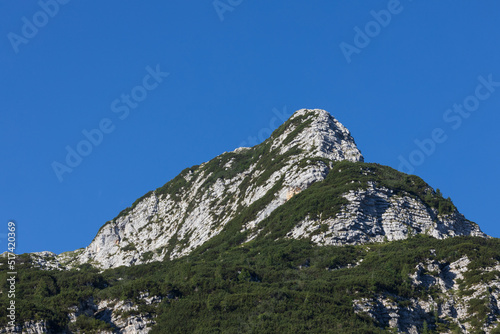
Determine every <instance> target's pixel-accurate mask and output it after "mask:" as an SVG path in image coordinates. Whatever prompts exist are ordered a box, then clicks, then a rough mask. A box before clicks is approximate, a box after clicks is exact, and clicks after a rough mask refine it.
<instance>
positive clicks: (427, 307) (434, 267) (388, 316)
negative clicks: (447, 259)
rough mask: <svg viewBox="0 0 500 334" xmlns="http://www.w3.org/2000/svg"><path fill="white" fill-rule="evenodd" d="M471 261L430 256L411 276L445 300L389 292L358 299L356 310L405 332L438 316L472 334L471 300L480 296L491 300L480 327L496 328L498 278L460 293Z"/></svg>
mask: <svg viewBox="0 0 500 334" xmlns="http://www.w3.org/2000/svg"><path fill="white" fill-rule="evenodd" d="M470 262H471V261H470V260H469V259H468V258H467V257H466V256H464V257H462V258H460V259H458V260H457V261H455V262H452V263H444V262H438V261H436V260H432V259H428V260H427V261H426V262H425V263H419V264H418V265H417V267H416V268H415V269H416V273H414V274H411V275H410V278H411V280H412V284H413V286H414V287H415V288H418V287H422V286H423V287H426V288H430V287H436V288H438V290H439V291H440V293H441V297H440V298H442V300H444V301H445V302H442V301H439V300H434V299H433V298H432V297H429V299H425V298H421V299H415V298H412V299H409V300H408V299H404V298H401V297H399V296H394V295H390V294H387V295H379V296H377V297H375V298H362V299H359V300H355V301H354V303H353V307H354V310H355V311H356V312H357V313H364V314H367V315H368V316H370V317H371V318H373V319H374V320H375V321H376V322H377V323H379V324H380V325H381V326H390V327H391V328H395V329H397V331H398V332H403V333H412V334H413V333H414V334H418V333H421V332H422V328H423V327H424V322H427V323H428V324H430V323H432V322H433V321H435V320H436V318H437V319H439V320H440V321H442V322H444V323H450V322H451V323H454V325H455V327H456V328H457V329H458V330H459V331H460V332H462V333H470V332H474V327H473V326H472V325H471V320H472V319H474V315H475V313H474V312H475V311H474V310H473V306H472V303H473V301H474V300H475V299H476V300H477V298H480V299H483V300H489V303H488V304H487V310H488V312H489V313H488V314H487V317H486V319H485V320H483V321H482V328H481V329H482V331H483V332H484V333H490V332H492V330H493V329H494V328H495V327H496V319H497V318H498V317H499V316H500V311H499V308H498V306H499V304H498V303H499V301H498V300H499V298H500V283H499V282H498V280H491V281H488V282H480V283H477V284H474V285H473V286H471V287H470V289H469V291H472V293H471V294H463V293H461V292H460V289H459V283H458V282H459V281H461V280H463V278H464V277H463V274H464V273H465V272H466V271H467V270H468V269H467V266H468V265H469V263H470ZM499 269H500V264H497V265H496V266H495V267H492V268H485V269H484V270H483V271H484V272H485V273H488V272H489V273H494V272H498V270H499ZM433 318H434V319H433ZM476 329H477V327H476Z"/></svg>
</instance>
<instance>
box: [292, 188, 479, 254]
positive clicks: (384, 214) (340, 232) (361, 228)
mask: <svg viewBox="0 0 500 334" xmlns="http://www.w3.org/2000/svg"><path fill="white" fill-rule="evenodd" d="M343 197H344V198H345V199H347V201H348V202H349V203H348V204H347V205H345V206H344V207H343V208H342V210H341V212H340V213H338V214H337V215H336V216H335V217H333V218H328V219H323V220H322V219H307V220H304V221H302V222H300V223H299V224H297V225H296V226H295V227H294V229H293V230H292V231H290V232H289V233H288V236H289V237H291V238H297V239H299V238H311V240H312V241H314V242H315V243H317V244H319V245H346V244H347V245H356V244H363V243H369V242H383V241H393V240H401V239H406V238H407V237H408V236H411V235H414V234H417V233H425V234H428V235H431V236H433V237H435V238H436V239H443V238H446V237H454V236H464V235H471V236H480V237H487V236H486V234H484V233H483V232H481V230H480V229H479V226H478V225H477V224H475V223H472V222H470V221H468V220H467V219H465V217H464V216H463V215H462V214H460V213H459V212H458V211H456V210H455V211H454V212H452V213H451V214H448V215H439V214H438V210H437V209H433V208H429V207H428V206H426V205H425V203H423V201H422V200H420V199H418V198H415V197H414V196H411V195H410V194H408V193H405V192H401V193H396V192H395V191H393V190H391V189H388V188H385V187H378V186H376V185H375V184H374V183H373V182H369V186H368V188H367V189H359V190H355V191H350V192H348V193H346V194H344V195H343ZM320 226H323V229H324V231H322V232H320V233H317V230H318V229H319V228H320ZM325 227H326V228H325Z"/></svg>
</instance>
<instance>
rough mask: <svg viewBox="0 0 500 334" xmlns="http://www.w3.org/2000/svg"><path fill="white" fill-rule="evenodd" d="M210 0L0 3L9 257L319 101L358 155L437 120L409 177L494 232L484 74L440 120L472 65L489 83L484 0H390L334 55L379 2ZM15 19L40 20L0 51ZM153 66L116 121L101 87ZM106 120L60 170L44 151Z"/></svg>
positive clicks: (494, 49)
mask: <svg viewBox="0 0 500 334" xmlns="http://www.w3.org/2000/svg"><path fill="white" fill-rule="evenodd" d="M42 1H47V0H42ZM61 1H62V0H61ZM66 1H67V0H66ZM48 2H49V3H50V1H48ZM221 3H225V4H227V5H228V6H230V8H231V9H232V10H231V11H230V10H227V11H225V12H224V13H222V16H219V15H218V13H217V11H216V10H215V8H214V4H213V2H212V1H196V2H191V1H180V0H179V1H147V2H138V1H118V0H114V1H105V2H98V1H76V0H73V1H67V3H66V4H60V5H59V9H58V11H57V13H55V15H53V17H50V16H49V15H46V16H45V17H44V14H40V13H39V12H40V11H41V10H42V8H41V6H40V4H39V3H37V2H36V1H2V2H0V22H2V23H1V31H0V37H1V38H0V78H1V79H0V80H1V81H0V82H1V86H0V88H1V89H0V143H1V151H0V168H1V169H0V172H1V173H0V226H1V225H2V224H3V226H4V228H0V229H3V230H4V231H1V230H0V233H6V232H7V230H6V229H7V222H8V221H9V220H11V219H13V220H15V221H16V222H17V225H18V236H17V241H18V248H17V251H18V252H19V253H22V252H32V251H42V250H50V251H53V252H56V253H60V252H63V251H68V250H73V249H76V248H80V247H85V246H87V245H88V244H89V243H90V241H91V240H92V239H93V237H94V236H95V234H96V233H97V231H98V229H99V227H100V226H101V225H102V224H104V223H105V222H106V221H107V220H110V219H112V218H114V217H115V216H116V215H117V214H118V213H119V212H120V211H121V210H122V209H124V208H126V207H127V206H129V205H130V204H131V203H133V202H134V200H135V199H136V198H138V197H140V196H141V195H143V194H144V193H146V192H148V191H149V190H152V189H155V188H157V187H159V186H161V185H163V184H164V183H165V182H167V181H168V180H170V179H171V178H173V177H174V176H175V175H177V174H178V173H179V172H180V171H181V170H182V169H184V168H185V167H188V166H191V165H195V164H200V163H202V162H204V161H207V160H209V159H211V158H212V157H214V156H216V155H218V154H220V153H222V152H224V151H231V150H233V149H234V148H236V147H238V146H239V145H240V144H242V143H244V142H251V141H252V140H253V139H249V137H257V138H258V137H259V134H260V136H261V138H262V136H263V134H265V133H267V132H268V131H269V130H268V129H269V128H271V127H275V126H277V125H279V124H280V123H281V120H280V121H279V122H274V121H273V118H274V117H276V113H275V112H276V110H279V111H280V113H283V110H284V109H285V110H286V111H287V112H288V114H290V113H291V112H293V111H295V110H297V109H300V108H322V109H326V110H328V111H329V112H330V113H331V114H333V115H334V116H335V117H336V118H337V119H339V120H340V121H341V122H342V123H343V124H344V125H345V126H346V127H347V128H348V129H349V130H350V131H351V133H352V134H353V136H354V138H355V139H356V142H357V144H358V147H359V148H360V149H361V151H362V153H363V155H364V157H365V161H368V162H377V163H380V164H384V165H389V166H392V167H394V168H398V166H399V164H400V162H399V157H400V156H402V157H404V158H405V159H409V157H410V155H411V154H412V152H414V150H416V149H418V147H417V146H416V144H415V142H414V141H415V140H416V139H417V140H424V139H426V138H431V133H432V131H433V130H434V129H436V128H441V129H442V130H443V131H444V133H445V135H446V136H447V140H446V141H445V142H444V143H438V144H436V147H435V150H434V152H433V153H432V154H430V155H428V156H427V155H426V156H425V158H424V161H423V162H422V163H421V164H420V165H419V166H415V171H414V172H413V173H414V174H416V175H419V176H421V177H422V178H423V179H424V180H425V181H427V182H428V183H429V184H430V185H431V186H433V187H434V188H440V189H441V191H442V192H443V194H444V196H446V197H447V196H450V197H451V198H452V200H453V201H454V203H455V204H456V205H457V207H458V208H459V210H460V211H461V212H462V213H464V214H465V216H466V217H467V218H469V219H471V220H473V221H475V222H477V223H478V224H479V225H480V226H481V228H482V229H483V231H485V232H486V233H488V234H490V235H492V236H496V237H500V229H499V227H498V214H497V209H498V200H499V196H498V189H499V188H500V181H499V177H498V165H499V163H500V158H499V153H500V152H499V151H500V150H499V148H498V143H499V142H500V140H499V139H500V134H499V131H498V125H499V124H500V87H498V88H497V91H495V92H492V93H491V94H490V96H489V97H488V98H487V99H485V100H483V101H480V104H479V107H478V108H477V110H476V111H474V112H471V114H470V117H468V118H466V119H465V118H464V119H463V122H462V123H461V124H460V126H458V127H457V128H456V129H453V128H452V125H455V126H456V125H457V124H456V123H450V122H446V121H445V120H444V119H443V115H445V112H446V110H447V109H448V108H451V107H452V106H453V104H455V103H457V104H461V103H463V102H464V100H465V99H466V98H467V97H468V96H470V95H474V93H475V89H476V86H477V85H478V84H479V81H478V77H479V76H483V77H484V78H487V77H488V75H491V76H492V78H493V80H494V81H500V62H499V59H500V57H499V52H500V29H499V27H498V13H499V12H500V3H499V2H495V1H482V2H481V3H477V2H471V1H460V2H458V1H453V2H452V1H439V2H435V1H432V2H431V1H423V0H420V1H417V0H414V1H409V0H401V2H400V4H399V6H398V7H395V8H397V9H398V11H399V12H398V13H397V14H391V21H390V22H389V23H388V24H386V26H385V27H382V26H380V25H379V27H380V29H379V30H380V31H376V30H373V31H371V35H372V37H371V38H370V41H369V44H368V45H366V46H365V47H363V48H358V49H359V50H358V53H354V54H352V55H351V57H350V60H351V62H350V63H348V61H347V60H346V57H345V56H344V54H343V52H342V50H341V48H340V46H339V45H340V44H341V43H342V42H344V43H348V44H350V45H353V46H354V45H355V42H354V38H355V35H356V32H355V30H354V29H355V27H359V28H360V29H361V30H364V29H365V28H366V25H367V24H368V28H372V29H376V28H377V27H376V25H373V24H370V21H374V17H373V16H372V14H370V12H371V11H372V10H374V11H376V12H379V11H380V10H383V9H385V10H386V9H387V8H388V6H389V7H390V6H392V4H391V1H349V2H347V1H343V2H340V1H339V2H333V1H327V0H324V1H322V0H318V1H314V2H310V1H295V0H289V1H286V2H285V1H282V2H278V3H276V2H270V1H261V0H252V1H247V0H243V1H241V2H240V4H238V1H236V0H233V1H232V3H233V4H236V6H231V5H229V1H228V0H221ZM227 8H228V7H226V9H227ZM52 10H53V11H55V9H54V8H53V7H52ZM52 14H54V13H52ZM33 16H35V18H33ZM23 17H25V18H26V20H27V21H28V22H31V23H33V20H34V19H35V20H38V21H36V22H38V24H39V25H40V27H39V28H38V32H36V34H35V33H33V31H31V35H29V33H30V31H29V29H27V28H25V29H24V33H27V34H28V35H29V36H30V37H29V38H26V39H25V40H24V42H23V43H21V44H19V45H17V48H18V50H17V51H18V52H17V53H16V52H15V48H14V47H13V43H12V42H11V40H9V36H10V38H11V39H12V36H13V34H17V35H18V36H19V37H23V25H25V24H26V23H25V22H26V20H24V21H23ZM221 17H222V20H221ZM45 18H46V19H47V20H45V21H46V22H45V21H44V19H45ZM11 33H13V34H11ZM18 41H19V39H18ZM14 44H15V43H14ZM157 65H159V68H160V70H161V71H163V72H168V73H170V75H169V76H168V77H166V78H164V80H163V82H161V83H160V84H159V85H158V86H157V87H156V88H155V89H153V90H151V91H148V92H147V97H146V98H145V99H144V100H143V101H141V102H140V103H139V104H138V106H137V107H136V108H135V109H131V110H130V114H129V115H128V117H126V118H125V119H123V120H122V119H120V118H119V116H120V115H121V114H120V113H114V112H113V111H112V108H111V106H110V105H111V103H112V101H114V100H115V99H117V98H118V99H119V98H120V96H121V95H122V94H130V92H131V91H132V90H133V89H134V88H135V87H136V86H138V85H142V80H143V78H144V77H145V75H147V74H148V72H147V70H146V67H147V66H150V67H151V68H153V69H154V68H156V66H157ZM151 82H152V81H151ZM137 89H139V90H140V88H137ZM137 89H136V90H137ZM139 90H137V91H139ZM482 92H483V93H484V92H485V91H484V90H483V91H482ZM122 106H123V104H122ZM273 109H274V111H275V112H273ZM105 118H108V119H109V120H110V121H111V122H112V125H113V126H114V131H113V132H111V133H109V134H105V135H104V137H103V139H102V143H101V144H100V145H99V146H96V147H93V150H92V153H91V154H89V155H88V156H86V157H84V158H83V160H82V162H81V163H80V164H79V165H78V166H77V167H76V168H74V170H73V171H72V172H71V173H65V174H64V175H63V181H62V182H59V180H58V178H57V176H56V174H55V172H54V170H53V168H52V166H51V164H52V163H53V162H54V161H58V162H61V163H64V160H65V158H66V149H65V147H66V146H67V145H69V146H70V147H72V148H73V149H75V148H76V146H77V145H78V143H79V142H80V141H82V140H84V139H85V137H84V135H83V134H82V131H83V130H91V129H94V128H97V127H98V126H99V123H100V122H101V120H102V119H105ZM415 154H417V155H418V153H414V158H415V157H416V155H415ZM5 241H6V239H5V235H4V234H3V235H0V242H1V245H2V247H3V249H5Z"/></svg>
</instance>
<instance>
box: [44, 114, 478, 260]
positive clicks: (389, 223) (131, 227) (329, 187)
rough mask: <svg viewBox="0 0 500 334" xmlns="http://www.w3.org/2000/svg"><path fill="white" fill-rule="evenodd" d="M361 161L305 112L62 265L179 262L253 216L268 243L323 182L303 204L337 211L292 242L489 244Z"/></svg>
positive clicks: (186, 174) (330, 126)
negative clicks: (452, 239)
mask: <svg viewBox="0 0 500 334" xmlns="http://www.w3.org/2000/svg"><path fill="white" fill-rule="evenodd" d="M340 161H345V162H352V163H354V164H348V163H346V164H338V162H340ZM362 161H363V156H362V155H361V152H360V151H359V149H358V148H357V146H356V143H355V142H354V139H353V138H352V136H351V134H350V133H349V131H348V130H347V129H346V128H345V127H344V126H343V125H342V124H341V123H340V122H338V121H337V120H336V119H335V118H334V117H333V116H331V115H330V114H329V113H328V112H326V111H324V110H319V109H312V110H311V109H302V110H299V111H297V112H295V113H294V114H293V115H292V117H291V118H290V119H289V120H288V121H287V122H286V123H285V124H283V125H282V126H280V127H279V128H278V129H277V130H276V131H275V132H274V133H273V134H272V135H271V137H270V138H268V139H267V140H266V141H264V142H263V143H262V144H260V145H257V146H255V147H252V148H238V149H236V150H235V151H233V152H225V153H223V154H221V155H220V156H218V157H216V158H214V159H212V160H211V161H209V162H206V163H203V164H201V165H199V166H193V167H191V168H186V169H185V170H183V171H182V172H181V173H180V174H179V175H178V176H177V177H175V178H174V179H173V180H171V181H170V182H168V183H167V184H165V185H164V186H163V187H160V188H158V189H156V190H154V191H151V192H149V193H147V194H146V195H144V196H142V197H141V198H139V199H138V200H137V201H136V202H135V203H134V204H132V206H131V207H129V208H126V209H125V210H123V211H122V212H121V213H120V214H119V215H118V216H117V217H116V218H114V219H113V220H111V221H109V222H107V223H106V224H105V225H104V226H103V227H101V229H100V230H99V232H98V233H97V235H96V237H95V238H94V240H93V241H92V243H91V244H90V245H89V246H88V247H87V248H85V249H84V250H83V251H78V252H77V253H75V254H73V255H74V258H73V259H71V260H70V258H69V256H68V255H69V254H63V255H62V256H60V257H58V258H57V260H58V262H60V263H62V264H64V265H66V266H69V267H72V266H75V265H77V264H82V263H90V264H92V265H94V266H96V267H99V268H103V269H107V268H115V267H118V266H121V265H126V266H129V265H132V264H141V263H148V262H153V261H161V260H165V259H174V258H178V257H180V256H184V255H187V254H189V253H190V252H191V251H192V250H193V249H195V248H196V247H199V246H200V245H203V244H204V243H205V242H206V241H207V240H209V239H210V238H212V237H214V236H216V235H217V234H219V233H220V232H221V231H222V230H223V229H224V227H225V226H226V224H228V222H230V221H232V220H234V219H236V218H237V217H238V215H240V214H241V212H242V211H244V210H251V211H252V214H251V215H249V216H247V217H245V219H244V220H245V221H244V222H243V223H242V226H241V231H246V232H247V233H246V235H247V240H251V239H253V238H256V237H257V236H258V235H259V234H261V233H262V227H261V226H260V225H259V224H260V223H261V222H262V221H263V220H264V219H265V218H267V217H269V216H270V215H271V214H272V213H273V212H274V211H275V210H276V209H277V208H279V207H280V206H282V205H283V204H285V203H286V202H287V201H288V200H290V199H291V197H293V196H295V195H297V194H299V193H301V192H303V191H304V190H306V189H308V188H309V187H310V186H311V185H313V184H315V183H320V182H321V184H319V185H317V186H316V187H315V188H314V189H311V191H308V192H307V194H308V195H303V196H302V197H301V198H303V197H304V196H307V197H309V198H308V199H306V202H307V201H309V199H310V198H314V197H318V196H320V197H327V196H324V194H322V192H323V191H326V192H330V194H329V196H330V197H331V198H330V199H329V200H328V199H326V198H322V200H327V202H324V203H322V204H321V205H322V206H324V205H327V204H332V206H331V207H330V208H321V207H316V208H310V209H307V212H306V213H307V214H306V215H303V216H302V219H301V220H300V221H297V224H295V226H293V227H292V228H291V229H290V231H288V234H287V235H286V237H291V238H311V239H312V240H313V241H314V242H316V243H318V244H321V245H344V244H360V243H367V242H381V241H384V240H400V239H405V238H406V237H408V235H409V234H411V233H425V234H428V235H432V236H434V237H436V238H445V237H449V236H457V235H473V236H483V237H484V236H485V235H484V234H483V233H482V232H481V231H480V229H479V227H478V226H477V225H476V224H474V223H472V222H470V221H468V220H466V219H465V218H464V217H463V216H462V215H461V214H460V213H459V212H458V211H457V210H456V209H455V207H454V206H453V204H452V203H451V201H449V200H444V199H443V198H442V196H441V195H440V194H437V193H435V192H434V191H433V190H432V188H431V187H429V186H428V185H427V184H425V183H424V182H423V181H422V180H421V179H419V178H418V177H410V176H405V175H403V174H401V173H398V172H396V171H394V170H391V169H390V168H388V167H383V166H377V165H373V164H361V163H359V162H362ZM356 163H357V164H356ZM370 175H371V176H370ZM349 182H351V183H353V184H352V185H349V184H347V183H349ZM338 187H341V189H343V190H345V191H344V192H339V191H337V189H338ZM318 188H321V189H318ZM332 200H334V201H336V202H338V203H330V201H332ZM309 204H310V203H309ZM309 204H308V205H309ZM339 204H341V206H339ZM311 210H314V212H315V213H316V214H315V215H314V216H313V215H311V214H312V213H313V212H312V211H311ZM294 219H297V217H294ZM49 256H50V254H49Z"/></svg>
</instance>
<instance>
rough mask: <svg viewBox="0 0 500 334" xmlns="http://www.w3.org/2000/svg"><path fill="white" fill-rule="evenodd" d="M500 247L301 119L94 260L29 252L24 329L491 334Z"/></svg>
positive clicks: (403, 178) (174, 198) (205, 171)
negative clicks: (447, 333) (478, 332)
mask: <svg viewBox="0 0 500 334" xmlns="http://www.w3.org/2000/svg"><path fill="white" fill-rule="evenodd" d="M339 246H341V247H339ZM498 246H499V242H498V239H494V238H490V237H489V236H487V235H485V234H484V233H483V232H481V230H480V228H479V227H478V225H477V224H475V223H474V222H471V221H469V220H467V219H466V218H465V217H464V216H463V215H462V214H460V212H459V211H458V210H457V208H456V207H455V206H454V204H453V202H452V201H451V199H449V198H448V199H445V198H443V196H442V194H441V192H440V191H439V190H436V191H435V190H434V189H432V187H430V186H429V185H428V184H426V183H425V182H424V181H423V180H422V179H420V178H419V177H417V176H414V175H406V174H404V173H401V172H398V171H396V170H394V169H392V168H390V167H387V166H382V165H378V164H374V163H364V162H363V156H362V155H361V152H360V150H359V149H358V148H357V146H356V144H355V141H354V139H353V137H352V136H351V134H350V133H349V131H348V130H347V129H346V128H345V127H344V126H343V125H342V124H341V123H340V122H339V121H337V120H336V119H335V118H334V117H333V116H331V115H330V114H329V113H328V112H326V111H324V110H320V109H301V110H298V111H297V112H295V113H294V114H293V115H292V116H291V117H290V119H289V120H288V121H286V122H285V123H284V124H282V125H281V126H280V127H279V128H278V129H276V130H275V131H274V132H273V133H272V135H271V136H270V137H269V138H268V139H266V140H265V141H264V142H263V143H261V144H259V145H257V146H254V147H252V148H238V149H236V150H234V151H232V152H225V153H223V154H221V155H219V156H217V157H216V158H214V159H212V160H210V161H208V162H206V163H203V164H201V165H198V166H192V167H190V168H186V169H185V170H183V171H182V172H181V173H180V174H179V175H178V176H176V177H175V178H174V179H172V180H171V181H169V182H167V183H166V184H165V185H164V186H162V187H160V188H158V189H156V190H154V191H151V192H149V193H147V194H145V195H144V196H142V197H141V198H139V199H138V200H137V201H135V202H134V203H133V204H132V205H131V206H130V207H129V208H126V209H125V210H123V211H122V212H120V213H119V214H118V216H117V217H116V218H114V219H113V220H111V221H108V222H106V224H104V225H103V226H102V227H101V228H100V230H99V231H98V233H97V235H96V237H95V238H94V240H93V241H92V242H91V243H90V245H89V246H88V247H86V248H85V249H80V250H76V251H73V252H67V253H63V254H60V255H55V254H53V253H50V252H41V253H33V254H25V255H22V256H20V257H19V259H18V262H19V263H18V266H19V267H20V268H23V274H22V275H25V276H23V278H24V279H23V280H20V281H21V282H22V283H21V285H22V286H23V287H24V288H23V289H20V290H21V291H22V292H20V293H21V295H22V296H24V298H23V301H21V302H20V304H19V308H18V309H19V310H21V311H22V312H23V313H21V315H20V317H19V319H20V320H19V321H20V322H19V325H18V327H17V328H18V330H21V329H23V330H25V331H31V332H34V333H45V332H53V333H57V332H65V333H71V332H78V331H80V332H85V333H87V332H96V333H97V332H102V333H105V332H110V333H111V332H116V333H147V332H150V331H151V332H152V333H153V332H157V333H161V332H168V333H170V332H182V333H186V332H200V333H201V332H207V333H209V332H210V333H211V332H214V333H215V332H249V333H252V332H259V333H276V332H290V331H295V332H318V333H326V332H335V333H338V332H360V331H361V332H373V333H375V332H379V331H381V332H383V331H384V328H387V329H389V328H392V330H399V331H402V332H409V333H419V332H429V331H450V332H451V331H458V332H474V331H483V332H486V333H495V331H496V332H498V330H499V327H498V320H497V316H498V315H499V314H500V311H499V309H498V304H497V300H498V298H499V291H500V285H499V281H498V278H499V274H500V247H498ZM3 261H4V262H1V263H2V264H5V259H4V260H3ZM5 267H6V266H5V265H4V266H3V268H5ZM40 269H42V270H40ZM2 275H6V272H5V270H3V271H2ZM3 281H4V282H5V280H3ZM4 289H7V285H5V286H3V287H2V291H5V290H4ZM3 306H6V304H2V310H5V309H6V308H5V307H3ZM4 312H5V311H4ZM290 317H293V320H292V319H290ZM3 319H5V317H3ZM285 319H288V320H285ZM155 324H156V326H153V325H155ZM208 324H210V325H209V326H208V327H207V325H208ZM4 325H6V324H4ZM151 326H153V327H152V328H151ZM167 328H168V330H167ZM0 332H1V331H0Z"/></svg>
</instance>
